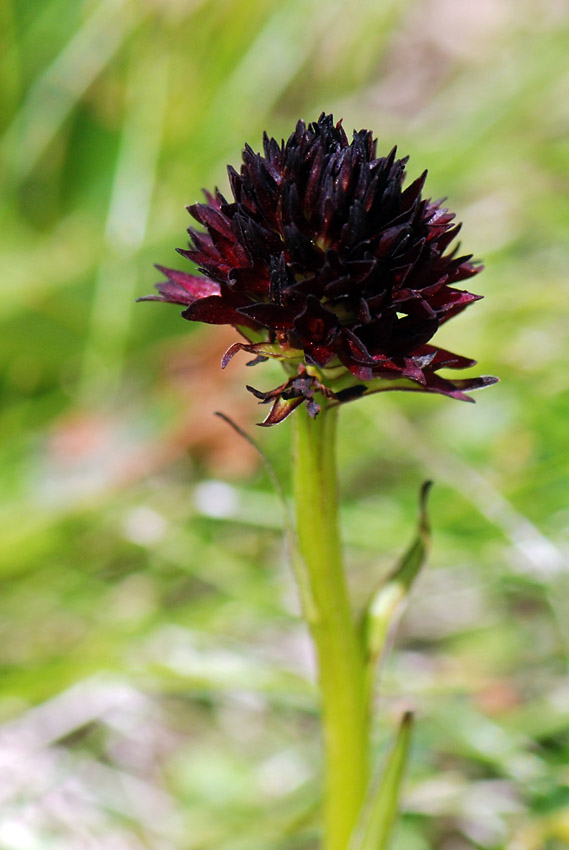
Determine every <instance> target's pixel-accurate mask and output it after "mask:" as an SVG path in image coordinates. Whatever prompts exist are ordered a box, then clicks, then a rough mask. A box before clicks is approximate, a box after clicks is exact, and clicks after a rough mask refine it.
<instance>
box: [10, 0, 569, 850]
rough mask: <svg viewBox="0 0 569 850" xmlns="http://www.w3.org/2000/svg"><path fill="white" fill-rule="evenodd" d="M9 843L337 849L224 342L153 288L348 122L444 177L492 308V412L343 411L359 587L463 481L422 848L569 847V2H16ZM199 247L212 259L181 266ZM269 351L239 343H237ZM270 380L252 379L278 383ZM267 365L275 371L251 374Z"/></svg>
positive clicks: (438, 645) (398, 699)
mask: <svg viewBox="0 0 569 850" xmlns="http://www.w3.org/2000/svg"><path fill="white" fill-rule="evenodd" d="M0 16H1V17H0V45H1V46H0V73H1V95H0V96H1V99H2V103H1V107H2V108H1V110H0V112H1V114H2V116H3V118H2V120H3V129H2V138H1V153H2V159H3V164H4V168H3V183H4V186H3V191H2V193H1V201H0V210H1V211H0V217H1V227H0V242H1V251H2V260H1V268H2V279H3V292H2V299H1V301H0V315H1V321H2V331H1V335H0V351H1V354H2V385H1V386H2V396H3V402H4V403H3V405H2V410H1V413H0V417H1V423H0V427H1V432H2V435H3V440H2V448H1V462H0V491H1V493H2V502H3V504H2V509H1V512H0V526H1V534H2V541H3V542H2V547H1V551H0V559H1V562H2V566H1V569H2V592H1V594H0V612H1V616H0V655H1V660H2V672H1V680H0V723H1V725H0V765H1V767H2V769H1V770H0V804H1V807H2V808H1V811H2V815H1V816H0V848H2V850H20V848H21V850H36V848H37V850H46V848H47V850H49V848H57V850H103V848H104V850H139V848H150V849H151V850H167V849H168V850H169V848H180V850H210V848H211V850H214V848H215V850H258V848H264V850H271V848H274V850H277V848H278V850H285V848H298V849H299V850H301V849H302V850H303V849H304V848H306V850H308V848H315V847H316V846H317V836H318V820H317V805H318V788H319V771H320V760H319V759H320V757H319V747H318V735H317V730H318V723H317V717H316V714H315V702H314V694H313V688H312V685H311V676H312V661H311V655H310V648H309V645H308V642H307V639H306V636H305V632H304V629H303V627H302V624H301V623H300V622H299V619H298V607H297V600H296V594H295V590H294V587H293V584H292V580H291V577H290V574H289V572H288V569H287V565H286V554H285V551H284V547H283V543H282V540H281V532H280V527H281V517H280V512H279V506H278V502H277V500H276V497H275V494H274V492H273V490H272V489H271V485H270V482H269V481H268V480H267V477H266V475H265V474H264V471H263V468H262V466H261V465H260V464H259V462H258V459H257V458H256V456H255V454H254V452H252V451H250V450H249V447H248V446H247V445H246V444H244V443H242V442H241V441H240V440H239V439H238V438H237V437H236V436H235V435H234V434H233V432H231V430H230V429H229V428H228V427H227V426H226V425H224V423H222V422H221V421H219V420H216V419H214V417H213V415H212V411H214V410H217V409H221V410H223V411H225V412H226V413H228V414H229V415H231V416H232V417H233V418H234V419H235V420H237V421H238V422H239V424H240V425H241V426H242V427H244V428H246V429H248V430H249V431H251V432H254V433H255V436H256V437H257V438H258V439H259V441H260V442H261V443H262V445H263V448H264V449H265V451H266V452H267V454H268V455H269V457H270V458H271V460H272V462H273V463H274V465H275V467H276V469H277V471H278V473H279V475H280V476H281V478H282V479H283V481H284V482H285V483H287V480H288V475H289V437H290V429H289V424H288V423H285V424H283V425H282V426H279V427H277V428H273V429H270V430H269V431H267V432H265V431H259V430H256V429H255V427H254V423H255V422H256V421H258V420H259V417H260V410H259V408H258V407H257V405H256V402H255V400H254V399H253V398H252V397H250V396H249V395H248V394H247V393H246V392H245V390H244V386H243V385H244V383H245V378H247V379H248V380H249V381H250V380H251V374H250V373H247V374H246V373H245V369H244V367H243V365H242V359H240V358H236V360H235V361H234V362H233V363H232V364H231V367H230V368H229V369H228V370H227V371H226V372H224V373H221V371H220V369H219V358H220V355H221V353H222V352H223V350H224V349H225V347H227V345H228V344H229V343H230V342H231V341H232V340H233V339H234V334H233V333H232V332H231V331H228V330H227V329H216V328H214V329H211V328H205V327H204V328H197V327H196V328H194V327H192V326H190V325H189V324H188V323H186V322H183V321H182V320H180V318H179V315H178V310H177V309H176V308H175V307H171V306H166V305H152V304H138V305H137V304H135V303H134V298H135V297H136V296H139V295H144V294H146V293H148V292H150V291H151V290H152V285H153V283H154V282H155V281H156V279H157V274H156V273H155V272H154V271H153V269H152V263H153V262H159V263H162V264H166V265H169V264H175V263H176V262H177V261H176V255H175V254H174V249H175V247H179V246H182V247H183V246H184V244H185V233H184V230H185V228H186V227H187V226H188V224H189V220H188V218H187V214H186V213H185V211H184V205H185V204H188V203H192V202H194V201H195V200H197V199H199V195H200V189H201V187H202V186H205V187H209V188H211V187H213V186H214V185H215V184H219V186H220V188H221V189H222V191H225V190H226V186H227V184H226V176H225V165H226V164H227V163H229V162H231V163H233V164H235V165H237V164H238V161H239V156H240V150H241V148H242V145H243V143H244V142H245V141H248V142H249V143H250V144H251V145H252V146H253V147H254V148H257V149H258V147H259V145H260V141H261V133H262V130H263V129H264V128H267V129H268V130H269V131H270V133H271V134H273V135H275V136H277V137H278V138H280V137H281V136H285V137H286V136H287V135H288V134H289V133H290V132H291V130H292V128H293V127H294V124H295V123H296V120H297V119H298V117H299V116H302V117H303V118H305V119H306V120H308V121H310V120H314V119H315V118H316V117H317V116H318V114H319V113H320V112H321V111H322V110H326V111H332V112H333V113H334V115H335V116H336V117H337V118H340V117H342V118H343V119H344V124H345V127H346V129H347V130H348V132H351V130H352V128H354V127H355V128H358V129H359V128H361V127H366V128H370V129H373V130H374V131H375V132H376V134H377V135H378V137H379V147H380V151H382V152H385V151H387V150H388V149H389V148H391V146H392V145H393V144H394V143H397V144H398V145H399V151H400V153H401V154H402V155H404V154H410V156H411V160H410V164H409V173H410V176H411V177H414V176H417V175H418V174H419V173H420V172H421V171H422V170H423V168H424V167H428V168H429V172H430V173H429V179H428V182H427V194H428V195H430V196H432V197H435V198H437V197H439V196H441V195H444V196H448V197H449V206H450V207H451V209H453V210H456V211H457V214H458V218H459V219H460V220H462V221H464V225H465V226H464V230H463V239H464V242H463V244H464V248H465V249H466V250H467V251H469V252H470V251H472V252H474V253H475V255H476V256H477V257H479V258H481V259H483V260H484V262H485V264H486V271H485V272H484V273H483V275H482V276H480V277H479V278H477V279H476V282H475V283H476V285H475V287H474V288H475V291H476V292H481V293H482V294H484V295H485V296H486V300H484V301H483V302H481V303H480V304H477V305H475V306H473V307H471V308H470V309H469V310H468V311H467V313H466V314H463V315H461V316H460V317H459V318H457V319H455V320H453V322H451V323H450V324H449V325H446V326H445V328H444V330H443V331H441V332H440V334H439V336H438V337H437V340H438V341H439V343H440V344H442V345H444V346H447V347H449V348H450V349H451V350H457V351H459V352H460V353H463V354H466V355H469V356H470V355H471V356H474V357H477V358H478V359H479V363H480V365H479V367H477V370H476V372H475V373H476V374H480V372H482V373H489V374H497V375H499V376H500V377H501V379H502V383H500V384H499V385H498V386H497V387H494V388H492V389H489V390H487V391H485V392H483V393H480V394H478V395H477V396H476V400H477V402H478V404H477V405H464V404H460V403H458V402H454V401H451V400H449V399H446V398H442V397H432V398H431V397H427V396H420V395H417V396H415V395H409V396H407V395H405V394H395V393H393V394H386V395H383V396H376V397H371V398H368V399H366V400H363V401H361V402H359V403H358V404H354V405H348V406H347V407H346V408H345V410H344V411H343V415H342V424H341V434H340V440H341V444H340V462H341V481H342V492H343V496H344V513H343V524H344V534H345V540H346V548H347V557H348V560H349V564H350V581H351V582H352V585H353V594H354V599H355V600H356V602H361V601H362V600H363V599H364V598H365V596H366V593H367V591H368V590H369V588H370V587H371V586H372V585H373V584H374V583H375V582H377V580H378V579H379V577H380V576H381V575H383V574H384V573H385V571H386V570H388V569H389V567H390V565H391V564H392V563H393V561H394V560H395V558H396V557H397V554H398V553H399V552H400V551H401V550H402V548H403V547H404V546H405V545H406V542H407V540H408V539H409V538H410V536H411V535H412V531H413V524H414V518H415V511H416V494H417V490H418V487H419V484H420V482H421V481H422V480H423V479H425V478H427V477H431V478H433V479H434V480H435V481H436V487H435V490H434V492H433V497H432V503H431V504H432V518H433V526H434V547H433V553H432V557H431V562H430V565H429V568H428V570H427V571H426V572H425V573H424V574H423V576H422V578H421V580H420V582H419V583H418V585H417V586H416V589H415V591H414V594H413V599H412V604H411V606H410V608H409V609H408V611H407V613H406V615H405V617H404V619H403V622H402V625H401V629H400V632H399V635H398V638H397V641H396V645H395V648H394V652H393V653H392V655H391V658H390V660H389V662H388V664H387V665H386V668H385V671H384V679H383V686H382V689H381V693H380V694H379V695H378V709H379V716H380V719H379V721H378V724H377V736H376V737H377V742H376V745H377V758H378V760H379V759H380V758H381V754H382V753H383V751H384V747H385V743H386V741H387V740H388V738H389V736H390V735H391V733H392V730H393V728H394V727H395V724H396V721H397V718H398V717H399V716H400V714H401V712H402V711H403V710H405V709H406V708H409V707H412V708H414V709H416V711H417V713H418V717H419V723H418V729H417V734H416V738H415V745H414V751H413V762H412V766H411V769H410V772H409V777H408V782H407V789H406V796H405V815H404V819H403V822H402V824H401V827H400V829H399V833H398V836H397V841H396V846H395V850H430V848H432V850H435V848H436V850H467V848H490V850H498V848H506V850H541V848H546V850H557V848H561V847H567V846H569V683H568V681H567V671H568V657H569V656H568V653H569V602H568V589H569V588H568V585H569V582H568V577H567V559H566V555H567V550H568V548H569V547H568V543H569V505H568V494H567V482H568V471H569V456H568V452H567V443H566V440H567V431H568V426H567V422H568V420H569V398H568V394H567V385H568V381H567V357H568V355H569V337H568V333H567V329H568V324H567V321H568V316H567V312H566V303H567V290H566V287H567V281H566V278H567V267H568V264H569V247H568V241H567V233H568V230H569V64H568V61H567V57H568V55H569V6H568V4H567V2H566V0H477V2H476V3H474V2H471V0H361V2H359V3H348V2H346V0H328V2H324V0H285V2H275V0H264V2H262V0H102V2H99V0H26V2H22V1H21V0H19V2H17V0H4V2H3V3H2V5H0ZM178 263H180V264H182V263H183V261H181V260H180V258H178ZM243 359H244V358H243ZM271 368H272V367H271V366H270V365H267V366H263V367H259V368H258V371H257V370H255V372H256V374H255V377H256V386H260V387H261V388H268V387H270V386H273V384H272V383H271V381H274V378H275V376H274V375H273V374H272V373H271ZM253 383H255V382H253Z"/></svg>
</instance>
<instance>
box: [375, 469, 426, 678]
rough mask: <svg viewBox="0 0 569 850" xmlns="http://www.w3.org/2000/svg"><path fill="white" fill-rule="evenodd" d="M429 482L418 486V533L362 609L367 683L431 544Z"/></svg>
mask: <svg viewBox="0 0 569 850" xmlns="http://www.w3.org/2000/svg"><path fill="white" fill-rule="evenodd" d="M432 483H433V482H432V481H425V483H424V484H423V486H422V487H421V491H420V495H419V521H418V526H417V536H416V537H415V539H414V540H413V542H412V543H411V546H410V547H409V549H408V550H407V552H405V554H404V555H403V557H402V558H401V560H400V561H399V563H398V564H397V566H396V567H395V569H394V570H393V572H392V573H391V574H390V575H389V576H388V578H387V580H386V581H385V582H384V583H383V584H382V585H381V587H379V588H378V590H376V592H375V593H374V594H373V595H372V597H371V599H370V602H369V604H368V606H367V608H366V610H365V612H364V616H363V621H362V630H363V640H364V648H365V654H366V659H367V665H368V678H369V682H370V686H371V681H372V680H373V671H374V668H375V665H376V662H377V660H378V658H379V657H380V655H381V654H382V653H383V651H384V649H385V646H386V644H387V640H388V637H389V635H390V632H391V631H392V629H393V627H394V626H395V624H396V622H397V619H398V617H399V615H400V614H401V611H402V610H403V607H404V604H405V602H406V600H407V597H408V595H409V591H410V590H411V587H412V585H413V582H414V581H415V579H416V577H417V575H418V574H419V571H420V569H421V567H422V566H423V564H424V563H425V560H426V558H427V554H428V550H429V545H430V526H429V518H428V514H427V498H428V495H429V491H430V489H431V486H432Z"/></svg>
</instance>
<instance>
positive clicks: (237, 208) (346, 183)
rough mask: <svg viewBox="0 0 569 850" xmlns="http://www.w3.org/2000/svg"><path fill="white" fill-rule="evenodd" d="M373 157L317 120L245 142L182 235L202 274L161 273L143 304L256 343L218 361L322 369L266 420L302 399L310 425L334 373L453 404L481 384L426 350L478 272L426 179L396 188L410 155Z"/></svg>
mask: <svg viewBox="0 0 569 850" xmlns="http://www.w3.org/2000/svg"><path fill="white" fill-rule="evenodd" d="M376 148H377V143H376V141H375V140H374V138H373V136H372V133H370V132H369V131H367V130H360V131H359V132H354V134H353V138H352V141H349V139H348V137H347V136H346V133H345V132H344V129H343V128H342V125H341V122H339V123H337V124H334V121H333V118H332V116H331V115H325V114H324V113H323V114H322V115H321V116H320V117H319V119H318V120H317V121H315V122H313V123H311V124H309V125H306V124H305V123H304V122H303V121H299V122H298V124H297V126H296V128H295V130H294V132H293V133H292V135H291V136H290V137H289V139H288V140H287V141H286V143H285V142H283V143H281V144H279V143H278V142H277V141H276V140H275V139H271V138H269V137H268V136H267V135H266V134H265V136H264V138H263V152H262V153H255V151H253V149H252V148H251V147H249V146H248V145H246V146H245V149H244V151H243V161H242V164H241V168H240V171H239V172H237V171H236V170H235V169H233V168H231V167H229V169H228V172H229V184H230V188H231V194H232V199H230V200H229V201H228V200H227V199H226V198H224V197H223V196H222V195H221V194H220V193H219V192H218V191H217V190H216V192H215V193H214V194H213V195H211V194H209V193H208V192H205V203H199V204H193V205H192V206H190V207H188V211H189V213H190V215H191V216H192V217H193V218H194V219H195V220H196V221H197V222H198V223H199V224H200V225H201V227H202V228H204V230H202V231H199V230H194V229H193V228H190V229H189V231H188V232H189V234H190V240H191V243H190V246H189V248H188V249H182V250H180V253H181V254H182V255H183V256H185V257H187V258H188V259H190V260H191V261H192V262H194V263H195V264H196V265H197V267H198V269H199V271H200V272H201V273H202V274H203V277H197V276H195V275H190V274H185V273H183V272H177V271H173V270H171V269H166V268H162V267H159V268H160V270H161V271H162V272H163V274H164V275H165V277H166V281H165V282H163V283H160V284H158V291H159V295H154V296H147V299H150V300H160V301H170V302H173V303H176V304H181V305H183V306H184V307H186V309H185V310H184V312H183V313H182V315H183V316H184V318H186V319H189V320H191V321H200V322H207V323H211V324H230V325H234V326H236V327H244V328H248V329H250V330H252V331H254V333H253V338H254V339H255V340H257V341H258V340H260V339H261V340H262V342H255V343H253V342H251V344H250V345H246V344H242V343H236V345H235V346H232V347H231V349H229V351H228V352H227V354H226V356H225V358H224V365H226V364H227V362H229V360H230V359H231V357H232V356H233V354H234V353H235V352H236V351H237V350H239V349H245V350H246V351H250V352H251V353H255V354H256V355H257V357H256V360H254V361H253V362H260V361H261V360H263V359H266V357H272V356H276V357H278V356H281V355H279V353H278V350H279V348H280V349H282V352H283V354H282V357H283V358H285V357H286V356H287V353H288V352H290V351H291V350H292V351H295V352H299V358H300V359H301V360H302V361H303V362H304V363H305V364H306V365H308V366H309V367H311V368H312V369H316V370H323V371H321V372H317V373H318V375H319V378H318V380H317V379H316V378H314V377H312V376H309V375H307V374H302V375H301V374H299V375H298V376H297V377H295V378H291V379H290V380H289V381H288V382H287V383H286V384H285V385H283V386H282V387H279V388H278V389H277V390H276V391H274V393H275V394H274V395H271V396H270V397H269V396H263V398H262V399H261V400H262V401H263V402H264V403H268V402H269V401H272V404H273V407H272V410H271V413H270V415H269V417H268V419H267V420H266V421H265V423H264V424H274V422H277V421H282V419H284V418H285V417H286V416H288V415H289V413H291V412H292V410H294V409H295V407H297V406H298V404H299V403H302V402H303V401H304V402H305V403H306V404H307V407H308V409H309V412H311V413H312V414H313V415H315V414H316V413H317V409H318V404H317V402H316V401H314V394H315V392H322V391H323V388H325V389H326V391H327V392H330V393H332V390H333V387H332V386H331V383H333V382H332V379H331V378H330V380H328V378H327V377H326V375H328V370H330V371H331V372H333V373H334V375H336V374H337V368H340V369H341V367H342V366H343V367H345V370H346V374H348V375H349V374H351V375H353V376H354V378H356V379H357V380H359V381H364V382H369V381H374V380H375V379H378V378H380V379H382V380H386V381H390V380H392V381H393V382H394V383H393V389H400V388H407V389H416V390H417V391H420V392H433V393H442V394H444V395H448V396H450V397H453V398H458V399H462V400H470V399H469V397H468V396H467V395H465V393H466V392H469V391H470V390H472V389H476V388H478V387H480V386H485V385H487V384H488V383H490V379H486V378H484V379H482V378H480V379H478V378H473V379H469V380H466V381H453V380H451V379H449V378H442V377H441V376H440V375H438V374H437V373H438V370H440V369H442V368H445V369H462V368H466V367H467V366H470V365H472V364H473V362H474V361H471V360H469V359H467V358H464V357H460V356H458V355H454V354H451V353H450V352H447V351H445V350H444V349H439V348H437V347H436V346H434V345H433V344H432V343H431V340H432V338H433V336H434V335H435V334H436V332H437V330H438V328H439V327H440V325H441V324H443V323H444V322H446V321H448V320H449V319H450V318H452V317H453V316H456V315H457V314H458V313H461V312H462V311H463V310H464V309H466V307H468V306H469V305H470V304H472V303H473V302H474V301H477V300H478V299H479V298H480V296H478V295H473V294H472V293H470V292H467V291H465V290H464V289H456V288H454V287H455V285H456V284H457V283H460V282H461V281H466V280H468V279H469V278H471V277H473V276H474V275H476V274H478V273H479V272H480V271H481V268H482V267H481V266H480V265H479V264H477V263H475V262H473V261H472V258H471V256H470V255H460V256H458V255H457V249H454V250H453V249H452V248H451V245H452V243H453V241H454V240H455V238H456V236H457V235H458V232H459V230H460V225H459V224H456V223H455V221H454V214H453V213H451V212H449V210H447V209H446V208H445V207H444V206H443V202H442V201H440V200H439V201H431V200H430V199H428V198H427V199H425V198H422V191H423V188H424V185H425V180H426V177H427V172H424V173H423V174H422V175H421V176H420V177H419V178H418V179H416V180H415V181H414V182H412V183H410V185H409V186H407V188H403V183H404V180H405V176H406V164H407V159H406V158H403V159H398V158H397V153H396V149H393V150H392V151H391V152H390V153H389V154H388V155H387V156H378V155H377V151H376ZM143 300H144V299H143ZM256 345H259V349H256ZM261 349H262V350H261ZM402 381H403V384H404V385H405V386H402V385H401V382H402ZM397 382H399V383H397ZM406 382H410V385H409V386H407V384H406ZM317 385H318V387H317V389H315V387H316V386H317ZM358 386H361V385H358ZM343 392H346V390H345V389H344V390H343ZM291 393H292V395H291ZM335 397H336V399H337V400H339V399H340V397H341V394H338V395H337V396H335ZM346 398H347V396H344V397H342V400H345V399H346ZM299 399H300V401H299Z"/></svg>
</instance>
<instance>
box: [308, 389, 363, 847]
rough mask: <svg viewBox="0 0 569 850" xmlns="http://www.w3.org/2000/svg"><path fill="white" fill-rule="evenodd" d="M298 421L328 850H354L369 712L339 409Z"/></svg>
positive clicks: (361, 796)
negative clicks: (344, 499) (344, 528)
mask: <svg viewBox="0 0 569 850" xmlns="http://www.w3.org/2000/svg"><path fill="white" fill-rule="evenodd" d="M292 419H293V421H294V422H295V442H294V465H293V466H294V485H295V486H294V495H295V502H296V511H297V532H298V541H299V548H300V553H301V555H302V558H303V560H304V563H305V565H306V569H307V572H308V578H309V583H310V588H311V592H312V597H313V602H314V617H313V619H312V620H311V621H310V622H309V626H310V629H311V633H312V638H313V640H314V644H315V647H316V655H317V660H318V672H319V685H320V692H321V701H322V722H323V731H324V747H325V757H326V766H325V767H326V789H325V804H324V835H325V839H324V848H325V850H346V847H347V844H348V840H349V837H350V834H351V832H352V830H353V827H354V825H355V822H356V819H357V817H358V814H359V811H360V809H361V806H362V802H363V799H364V796H365V793H366V788H367V781H368V724H369V721H368V708H367V700H366V695H365V694H366V688H365V665H364V655H363V652H362V649H361V646H360V643H359V641H358V636H357V632H356V627H355V623H354V617H353V614H352V610H351V606H350V600H349V595H348V589H347V586H346V579H345V575H344V569H343V564H342V552H341V543H340V535H339V529H338V488H337V480H336V462H335V437H336V421H337V408H332V409H330V408H329V409H328V410H326V409H325V408H324V405H323V410H322V412H321V413H320V414H319V415H318V416H317V417H316V419H311V418H310V417H309V415H308V413H307V411H306V409H305V406H304V405H303V406H302V408H300V409H299V410H298V411H296V412H295V414H294V416H293V417H292Z"/></svg>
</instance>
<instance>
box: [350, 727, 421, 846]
mask: <svg viewBox="0 0 569 850" xmlns="http://www.w3.org/2000/svg"><path fill="white" fill-rule="evenodd" d="M412 726H413V713H412V712H411V711H407V712H406V713H405V714H404V715H403V718H402V720H401V723H400V726H399V731H398V733H397V738H396V739H395V743H394V745H393V748H392V750H391V752H390V753H389V756H388V758H387V762H386V765H385V770H384V771H383V776H382V778H381V781H380V783H379V787H378V789H377V791H376V793H375V795H374V797H373V800H372V801H371V803H370V806H369V809H368V811H367V813H365V812H364V815H366V814H367V817H366V818H365V820H364V825H363V828H362V832H361V833H360V834H359V835H357V834H356V840H355V842H351V846H350V850H386V848H387V847H388V846H389V843H390V840H391V837H392V835H393V830H394V827H395V824H396V821H397V817H398V814H399V799H400V796H401V784H402V781H403V776H404V773H405V767H406V765H407V758H408V755H409V746H410V743H411V731H412Z"/></svg>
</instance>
